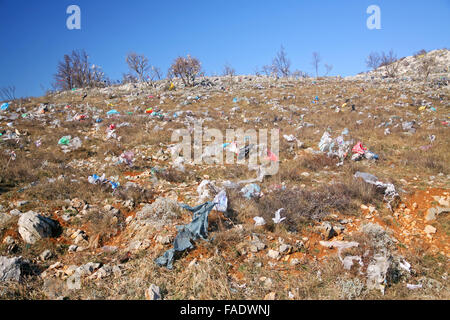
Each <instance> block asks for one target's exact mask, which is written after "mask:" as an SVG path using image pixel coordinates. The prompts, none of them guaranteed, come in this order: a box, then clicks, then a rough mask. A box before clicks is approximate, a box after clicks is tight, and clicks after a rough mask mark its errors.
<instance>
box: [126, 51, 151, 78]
mask: <svg viewBox="0 0 450 320" xmlns="http://www.w3.org/2000/svg"><path fill="white" fill-rule="evenodd" d="M125 60H126V62H127V64H128V68H129V69H130V71H131V72H134V73H136V75H137V78H138V81H139V82H143V81H145V78H146V76H147V71H148V69H149V68H150V65H149V63H148V58H147V57H146V56H144V55H142V54H137V53H136V52H131V53H129V54H128V55H127V57H126V59H125Z"/></svg>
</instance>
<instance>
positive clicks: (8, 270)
mask: <svg viewBox="0 0 450 320" xmlns="http://www.w3.org/2000/svg"><path fill="white" fill-rule="evenodd" d="M23 263H24V262H23V260H22V257H13V258H8V257H3V256H0V283H1V282H4V281H19V280H20V277H21V275H22V271H21V269H22V264H23Z"/></svg>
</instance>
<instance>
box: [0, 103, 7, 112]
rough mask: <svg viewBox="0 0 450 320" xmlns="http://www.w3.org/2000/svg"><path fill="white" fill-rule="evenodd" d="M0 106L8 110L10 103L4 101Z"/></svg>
mask: <svg viewBox="0 0 450 320" xmlns="http://www.w3.org/2000/svg"><path fill="white" fill-rule="evenodd" d="M0 108H1V109H2V110H3V111H5V110H8V108H9V103H8V102H5V103H3V104H2V106H1V107H0Z"/></svg>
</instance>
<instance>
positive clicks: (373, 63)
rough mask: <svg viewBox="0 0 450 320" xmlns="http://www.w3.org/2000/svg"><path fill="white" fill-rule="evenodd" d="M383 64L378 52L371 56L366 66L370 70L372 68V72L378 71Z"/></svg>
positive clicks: (372, 53)
mask: <svg viewBox="0 0 450 320" xmlns="http://www.w3.org/2000/svg"><path fill="white" fill-rule="evenodd" d="M380 64H381V57H380V55H379V54H378V53H376V52H371V53H370V54H369V56H368V57H367V59H366V65H367V67H368V68H371V69H372V70H375V69H378V67H380Z"/></svg>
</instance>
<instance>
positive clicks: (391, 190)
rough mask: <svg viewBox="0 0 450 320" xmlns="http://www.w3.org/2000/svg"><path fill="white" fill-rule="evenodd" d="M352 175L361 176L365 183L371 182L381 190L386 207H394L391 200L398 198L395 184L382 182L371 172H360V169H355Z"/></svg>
mask: <svg viewBox="0 0 450 320" xmlns="http://www.w3.org/2000/svg"><path fill="white" fill-rule="evenodd" d="M354 177H355V178H362V179H363V180H364V181H365V182H366V183H370V184H373V185H374V186H376V187H377V188H379V189H381V190H383V192H384V198H383V200H384V201H385V202H386V204H387V207H388V208H389V209H390V210H391V211H394V209H393V208H392V202H394V201H395V200H396V199H398V198H400V195H399V194H398V192H397V191H396V190H395V186H394V185H393V184H392V183H384V182H382V181H379V180H378V178H377V177H376V176H374V175H373V174H370V173H366V172H360V171H357V172H356V173H355V176H354Z"/></svg>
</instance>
